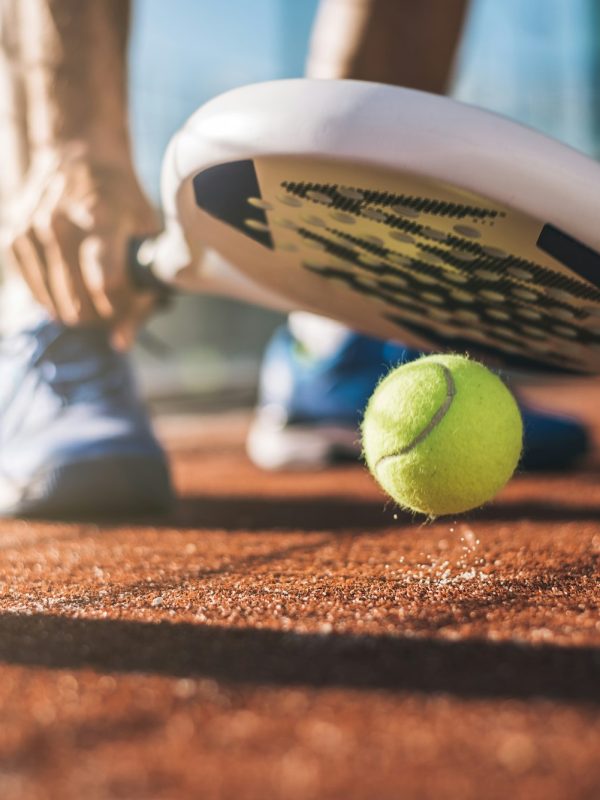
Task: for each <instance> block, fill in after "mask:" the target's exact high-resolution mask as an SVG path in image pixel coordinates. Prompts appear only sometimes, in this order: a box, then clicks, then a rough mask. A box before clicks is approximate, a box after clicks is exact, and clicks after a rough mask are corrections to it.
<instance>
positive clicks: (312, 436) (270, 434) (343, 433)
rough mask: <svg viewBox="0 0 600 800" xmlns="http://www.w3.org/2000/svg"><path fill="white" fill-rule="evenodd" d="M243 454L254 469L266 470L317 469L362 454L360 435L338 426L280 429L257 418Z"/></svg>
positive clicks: (352, 430) (354, 459) (298, 426)
mask: <svg viewBox="0 0 600 800" xmlns="http://www.w3.org/2000/svg"><path fill="white" fill-rule="evenodd" d="M246 452H247V454H248V457H249V458H250V460H251V461H252V462H253V464H255V465H256V466H257V467H260V468H261V469H264V470H269V471H278V470H318V469H324V468H325V467H327V466H330V465H331V464H335V463H339V462H343V461H356V460H357V459H358V458H359V457H360V454H361V445H360V441H359V434H358V431H356V430H355V429H353V428H347V427H343V426H340V425H320V426H316V425H290V426H289V427H281V426H279V425H273V424H272V423H271V422H269V421H267V420H265V419H261V417H260V416H258V417H257V418H256V419H255V421H254V422H253V423H252V425H251V427H250V431H249V432H248V437H247V439H246Z"/></svg>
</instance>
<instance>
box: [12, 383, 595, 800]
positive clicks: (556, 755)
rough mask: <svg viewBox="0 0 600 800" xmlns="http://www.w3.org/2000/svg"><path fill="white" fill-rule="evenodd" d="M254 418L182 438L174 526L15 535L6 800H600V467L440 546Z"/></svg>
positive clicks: (579, 402)
mask: <svg viewBox="0 0 600 800" xmlns="http://www.w3.org/2000/svg"><path fill="white" fill-rule="evenodd" d="M530 394H532V395H535V396H537V397H538V398H541V400H542V401H543V403H544V404H545V405H546V406H547V407H551V406H552V407H562V408H569V409H572V410H574V411H577V412H578V413H580V414H582V415H584V416H585V417H587V418H588V419H589V420H590V422H593V421H594V416H595V424H596V426H597V427H596V434H598V433H600V429H599V428H598V425H599V424H600V386H599V385H598V384H597V383H596V384H594V383H591V382H590V383H585V382H584V383H581V384H580V383H569V384H565V385H563V386H561V387H559V388H558V389H557V388H553V389H550V390H548V389H541V388H539V387H537V388H533V389H531V391H530ZM246 421H247V420H246V417H245V416H244V415H242V414H227V415H222V416H210V417H202V418H195V417H182V418H179V419H171V420H169V419H165V420H163V421H161V431H162V433H163V437H164V439H165V441H166V442H167V443H168V444H169V447H170V450H171V452H172V454H173V463H174V473H175V478H176V482H177V485H178V487H179V489H180V492H181V500H180V503H179V505H178V507H177V508H176V510H175V511H174V512H173V514H172V515H171V516H170V517H169V518H167V519H151V520H141V521H136V522H135V523H133V522H129V523H126V524H120V523H110V524H105V523H102V524H90V523H81V524H72V523H71V524H63V523H57V522H52V523H49V522H48V523H36V524H31V523H26V522H22V521H11V520H5V521H3V522H1V523H0V531H1V537H2V538H1V542H0V604H1V605H0V798H1V800H25V799H27V800H34V798H35V799H36V800H38V799H39V800H46V798H61V800H62V799H64V800H71V798H76V799H77V800H80V799H81V800H83V799H85V800H104V799H105V798H106V799H107V800H108V799H111V800H112V798H123V800H138V798H139V799H140V800H146V799H148V800H152V799H154V798H165V799H169V800H171V798H173V800H176V799H177V798H201V799H202V800H212V798H232V800H234V799H235V800H246V798H248V799H249V798H257V800H258V799H259V798H260V799H261V800H270V798H289V800H305V798H306V799H307V800H308V798H323V799H324V800H325V799H327V798H348V800H351V799H352V798H357V799H358V798H361V799H362V798H364V799H365V800H366V799H367V798H369V800H371V799H372V798H373V799H375V800H378V799H381V800H384V799H386V798H435V799H436V800H438V799H439V798H461V799H462V798H465V800H468V799H469V798H510V799H511V800H517V799H518V798H527V800H535V799H536V798H544V799H545V800H554V798H564V799H565V800H567V799H568V800H575V799H576V798H598V797H600V615H599V613H598V597H599V585H598V577H599V573H598V555H599V553H600V482H599V480H598V479H599V477H600V457H599V456H598V455H596V457H595V458H594V459H592V460H591V461H590V462H589V463H588V464H586V465H585V466H582V468H581V469H580V470H579V471H577V472H576V473H572V474H569V475H546V476H543V477H526V476H522V477H519V478H517V479H516V480H514V481H513V482H512V483H511V485H510V486H509V487H508V488H507V489H506V490H505V491H504V492H503V494H502V495H501V497H500V498H499V500H498V501H497V502H496V503H494V504H493V505H491V506H489V507H488V508H486V509H484V510H483V511H480V512H477V513H473V514H471V515H468V516H465V517H461V518H457V519H456V520H454V519H443V520H440V521H438V522H435V523H433V524H426V525H423V524H421V523H420V521H416V522H415V521H413V520H412V519H411V518H409V517H407V516H404V515H402V514H398V515H396V512H395V510H394V508H393V507H391V506H387V505H386V504H385V502H384V500H383V498H382V496H381V495H380V493H379V491H378V489H377V488H376V487H375V486H374V484H373V483H372V481H371V479H370V478H369V476H368V475H366V474H365V472H364V471H363V469H362V468H361V467H359V466H349V467H343V468H336V469H335V470H331V471H327V472H324V473H322V474H312V475H305V474H302V475H290V474H287V475H267V474H263V473H260V472H259V471H257V470H256V469H254V468H253V467H252V466H250V465H249V464H248V462H247V461H246V459H245V456H244V454H243V449H242V441H243V434H244V429H245V425H246ZM599 438H600V437H598V435H597V440H598V439H599Z"/></svg>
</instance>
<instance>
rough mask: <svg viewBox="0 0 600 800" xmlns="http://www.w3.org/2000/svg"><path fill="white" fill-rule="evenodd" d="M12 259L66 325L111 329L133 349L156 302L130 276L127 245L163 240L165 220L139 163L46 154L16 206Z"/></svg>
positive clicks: (72, 152)
mask: <svg viewBox="0 0 600 800" xmlns="http://www.w3.org/2000/svg"><path fill="white" fill-rule="evenodd" d="M13 219H14V221H15V222H14V224H13V225H12V226H11V228H10V231H9V235H8V242H7V245H8V253H7V255H8V257H9V260H10V261H12V262H13V264H14V265H15V266H16V267H17V268H18V270H19V271H20V272H21V274H22V276H23V278H24V279H25V281H26V282H27V285H28V286H29V288H30V290H31V292H32V293H33V295H34V297H35V298H36V300H37V301H38V302H39V303H41V304H42V305H43V306H45V308H46V309H47V310H48V311H49V313H50V314H51V315H52V316H53V317H54V318H55V319H57V320H60V321H61V322H62V323H64V324H65V325H82V324H103V325H106V326H107V327H109V328H110V329H111V332H112V334H111V335H112V341H113V344H114V345H115V346H116V347H118V348H119V349H126V348H127V347H129V346H131V344H132V343H133V340H134V338H135V332H136V330H137V328H138V327H139V325H140V324H141V323H142V322H143V320H144V319H145V317H146V316H148V314H149V313H150V312H151V310H152V308H153V306H154V303H155V298H154V295H151V294H149V293H143V294H140V293H139V292H138V291H136V290H135V289H134V287H133V286H132V285H131V282H130V281H129V279H128V275H127V263H126V253H127V244H128V241H129V240H130V238H131V237H133V236H145V235H153V234H156V233H157V232H158V230H159V225H158V220H157V218H156V214H155V212H154V210H153V209H152V207H151V206H150V204H149V202H148V200H147V199H146V197H145V195H144V193H143V192H142V189H141V188H140V185H139V183H138V180H137V178H136V176H135V173H134V171H133V167H132V165H131V164H130V163H129V162H128V161H126V160H124V161H120V162H116V163H113V162H110V163H107V162H101V161H95V160H94V157H93V154H90V153H89V152H87V151H86V150H85V149H84V148H83V147H78V146H75V145H74V146H72V147H71V148H64V150H63V151H62V152H61V153H52V154H45V155H44V156H43V157H39V158H38V159H36V160H35V161H34V163H33V165H32V167H31V169H30V172H29V175H28V178H27V181H26V183H25V186H24V188H23V191H22V193H21V195H20V196H19V197H18V198H17V200H16V203H15V208H14V215H13Z"/></svg>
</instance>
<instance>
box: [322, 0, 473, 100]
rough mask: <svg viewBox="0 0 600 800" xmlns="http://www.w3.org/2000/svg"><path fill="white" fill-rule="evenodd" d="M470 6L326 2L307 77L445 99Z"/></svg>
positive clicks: (446, 0) (433, 0)
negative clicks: (419, 92) (387, 87)
mask: <svg viewBox="0 0 600 800" xmlns="http://www.w3.org/2000/svg"><path fill="white" fill-rule="evenodd" d="M467 7H468V0H321V5H320V8H319V14H318V17H317V22H316V25H315V29H314V32H313V37H312V42H311V49H310V56H309V61H308V66H307V72H308V74H309V76H310V77H314V78H357V79H360V80H368V81H378V82H380V83H389V84H397V85H400V86H408V87H411V88H415V89H421V90H424V91H430V92H436V93H443V92H445V91H446V90H447V88H448V83H449V80H450V77H451V72H452V66H453V63H454V57H455V54H456V49H457V45H458V41H459V38H460V34H461V31H462V26H463V21H464V16H465V13H466V10H467Z"/></svg>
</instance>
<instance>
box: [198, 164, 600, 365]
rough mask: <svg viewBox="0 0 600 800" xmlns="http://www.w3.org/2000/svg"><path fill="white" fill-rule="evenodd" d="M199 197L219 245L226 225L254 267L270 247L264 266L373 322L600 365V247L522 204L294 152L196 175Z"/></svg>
mask: <svg viewBox="0 0 600 800" xmlns="http://www.w3.org/2000/svg"><path fill="white" fill-rule="evenodd" d="M517 199H518V198H517ZM193 202H194V204H195V206H196V211H198V210H201V211H202V212H204V214H203V216H204V218H205V224H204V226H203V236H204V237H205V238H207V239H208V243H209V244H211V243H212V242H211V241H210V238H211V236H210V226H211V220H212V221H214V224H215V226H218V227H219V228H220V229H221V233H220V234H219V236H218V237H217V239H218V241H216V242H214V244H216V246H220V245H221V244H222V240H223V228H222V226H223V225H224V226H226V238H228V239H230V242H231V243H232V247H230V248H229V252H228V254H227V255H229V257H233V258H235V260H236V262H237V263H239V266H240V268H241V269H242V270H244V260H245V259H244V254H245V253H248V254H249V253H251V252H253V253H255V254H256V247H257V246H258V247H259V248H261V254H262V259H260V258H259V259H258V260H257V259H256V255H255V256H254V257H253V258H249V259H248V261H249V264H250V266H249V267H248V271H249V272H250V273H254V274H253V277H255V278H256V279H258V280H259V281H263V282H265V283H266V284H268V285H270V286H271V288H274V289H276V290H279V291H283V292H285V293H287V294H290V293H291V294H295V295H298V296H299V297H302V298H303V299H307V300H308V302H309V304H310V306H311V307H312V308H313V309H314V310H321V311H322V312H323V313H325V314H327V315H328V316H335V317H338V318H340V319H342V320H343V321H345V322H347V323H348V324H350V325H355V326H356V327H358V328H359V329H362V330H365V331H366V332H368V333H372V334H373V335H379V336H386V337H393V338H396V339H398V340H400V341H402V342H404V343H406V344H409V345H413V346H416V347H420V348H423V349H434V350H440V349H448V350H454V351H463V352H464V351H468V352H472V353H473V354H476V355H479V356H483V357H487V358H488V359H490V358H491V359H492V360H493V359H497V360H499V361H501V362H503V363H505V364H509V365H513V366H522V367H528V368H536V369H540V368H548V369H550V370H554V371H566V372H575V373H585V372H588V373H594V372H599V371H600V288H599V284H600V256H599V255H598V254H597V253H595V252H594V251H592V250H590V249H589V248H588V247H586V246H585V245H584V244H582V243H580V242H577V241H576V240H574V239H573V238H572V237H570V236H569V235H568V233H567V232H564V231H561V230H558V229H557V228H556V227H554V226H551V225H548V224H546V223H545V222H544V221H543V220H539V219H534V218H532V217H530V216H528V215H526V214H524V213H522V212H521V211H519V210H518V209H517V208H515V207H508V206H505V205H499V204H498V203H495V202H494V201H493V200H491V199H489V198H487V197H484V196H477V195H475V194H473V193H472V192H466V191H464V190H462V189H461V188H460V187H458V186H452V185H447V184H444V183H441V182H436V181H434V180H431V178H429V177H427V178H425V177H422V176H419V175H417V174H408V173H405V172H398V171H389V170H383V169H381V168H379V167H373V166H372V165H360V164H356V163H348V162H344V161H338V160H336V159H332V158H310V159H307V158H290V157H282V156H277V157H275V156H267V157H262V158H260V159H252V160H241V161H233V162H228V163H226V164H220V165H217V166H212V167H210V168H208V169H206V170H203V171H201V172H198V173H197V174H196V175H195V176H194V177H193ZM206 220H208V227H207V224H206ZM192 224H193V220H192ZM253 264H254V266H253ZM257 265H258V266H257ZM257 273H260V274H257Z"/></svg>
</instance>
